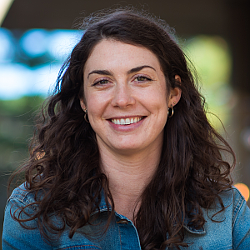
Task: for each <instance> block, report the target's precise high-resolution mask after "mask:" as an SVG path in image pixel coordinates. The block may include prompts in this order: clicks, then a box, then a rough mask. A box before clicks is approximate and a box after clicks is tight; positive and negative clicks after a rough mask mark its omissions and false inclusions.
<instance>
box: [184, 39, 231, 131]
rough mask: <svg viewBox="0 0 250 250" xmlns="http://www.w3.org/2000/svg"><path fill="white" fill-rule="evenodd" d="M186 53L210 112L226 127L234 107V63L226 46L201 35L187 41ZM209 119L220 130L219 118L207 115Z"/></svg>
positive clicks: (224, 42) (219, 40) (225, 43)
mask: <svg viewBox="0 0 250 250" xmlns="http://www.w3.org/2000/svg"><path fill="white" fill-rule="evenodd" d="M184 50H185V52H186V54H187V55H188V57H189V58H190V59H191V61H192V62H193V64H194V66H195V68H196V70H197V73H198V75H199V78H200V79H199V80H200V82H201V92H202V94H203V95H204V97H205V99H206V102H207V104H208V112H211V113H213V114H215V115H217V116H218V117H219V118H220V120H221V121H222V122H223V123H224V124H226V123H227V122H228V120H229V118H230V113H231V108H232V105H233V98H232V90H231V88H230V85H229V82H230V78H231V71H232V60H231V55H230V50H229V47H228V44H227V42H226V41H225V40H224V39H223V38H221V37H218V36H214V37H211V36H204V35H200V36H195V37H194V38H192V39H189V40H187V43H186V46H185V48H184ZM208 118H209V120H210V121H211V123H212V124H213V126H215V128H216V129H219V128H220V127H221V124H220V121H219V119H218V118H217V117H216V116H214V115H212V114H210V113H208Z"/></svg>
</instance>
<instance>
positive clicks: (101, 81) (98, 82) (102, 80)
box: [93, 79, 109, 86]
mask: <svg viewBox="0 0 250 250" xmlns="http://www.w3.org/2000/svg"><path fill="white" fill-rule="evenodd" d="M108 83H109V80H108V79H101V80H99V81H96V82H94V84H93V86H96V85H105V84H108Z"/></svg>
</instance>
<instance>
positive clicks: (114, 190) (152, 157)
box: [100, 149, 161, 220]
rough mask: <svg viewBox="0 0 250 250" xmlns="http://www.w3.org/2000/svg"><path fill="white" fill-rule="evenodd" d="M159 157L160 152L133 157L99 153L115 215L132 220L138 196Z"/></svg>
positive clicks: (138, 199)
mask: <svg viewBox="0 0 250 250" xmlns="http://www.w3.org/2000/svg"><path fill="white" fill-rule="evenodd" d="M160 154H161V150H160V149H156V150H154V151H150V152H141V153H137V154H134V155H118V154H114V153H113V152H112V151H109V150H100V155H101V167H102V171H103V172H104V173H105V174H106V176H107V178H108V180H109V188H110V191H111V194H112V197H113V200H114V204H115V211H116V212H118V213H120V214H122V215H124V216H126V217H127V218H128V219H130V220H133V217H134V215H136V212H137V211H138V209H139V207H140V198H141V195H142V193H143V191H144V190H145V188H146V186H147V185H148V184H149V182H150V181H151V179H152V177H153V175H154V173H155V171H156V169H157V167H158V164H159V160H160Z"/></svg>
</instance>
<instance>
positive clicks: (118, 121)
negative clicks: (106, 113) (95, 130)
mask: <svg viewBox="0 0 250 250" xmlns="http://www.w3.org/2000/svg"><path fill="white" fill-rule="evenodd" d="M141 119H142V117H134V118H125V119H123V118H122V119H112V120H111V121H112V122H113V123H114V124H118V125H129V124H132V123H137V122H139V121H140V120H141Z"/></svg>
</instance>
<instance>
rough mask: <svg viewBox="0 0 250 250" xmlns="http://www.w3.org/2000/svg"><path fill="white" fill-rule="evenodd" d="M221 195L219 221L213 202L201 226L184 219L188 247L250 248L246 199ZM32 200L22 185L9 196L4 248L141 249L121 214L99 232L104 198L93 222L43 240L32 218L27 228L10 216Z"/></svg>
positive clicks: (231, 193) (103, 218) (104, 219)
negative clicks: (104, 231)
mask: <svg viewBox="0 0 250 250" xmlns="http://www.w3.org/2000/svg"><path fill="white" fill-rule="evenodd" d="M221 198H222V200H223V202H224V205H225V207H226V210H225V211H223V212H221V213H219V214H217V215H216V216H215V217H213V219H214V220H217V221H221V222H214V221H212V220H211V217H212V216H213V215H214V214H215V213H216V212H218V211H219V210H220V208H219V206H216V205H215V206H214V207H213V208H211V209H208V210H204V211H203V212H204V218H205V220H206V223H205V225H204V229H200V230H196V229H195V228H192V227H190V226H188V225H187V224H188V218H186V220H185V222H186V224H185V226H184V227H185V238H184V242H186V243H190V245H189V247H188V249H192V250H193V249H198V250H200V249H203V250H208V249H216V250H229V249H235V250H236V249H250V209H249V208H248V206H247V205H246V201H245V200H244V198H243V197H242V196H241V194H240V193H239V191H238V190H237V189H236V188H232V189H230V190H227V191H224V192H223V193H222V194H221ZM32 202H34V195H33V193H32V192H29V191H27V190H25V187H24V185H21V186H20V187H18V188H16V189H15V190H14V191H13V193H12V195H11V196H10V198H9V199H8V202H7V205H6V209H5V218H4V226H3V235H2V244H3V250H10V249H11V250H13V249H22V250H24V249H25V250H38V249H39V250H43V249H58V250H59V249H61V250H62V249H63V250H73V249H74V250H78V249H103V250H118V249H122V250H129V249H130V250H132V249H133V250H139V249H141V246H140V240H139V237H138V233H137V230H136V228H135V226H134V224H133V223H132V221H130V220H129V219H127V218H126V217H124V216H123V215H121V214H118V213H115V219H114V220H113V221H111V223H110V225H109V228H108V229H107V231H106V233H105V234H104V235H103V234H101V232H102V230H103V228H104V227H105V225H106V222H107V218H108V212H107V207H106V204H105V201H104V199H103V200H102V201H101V204H100V211H101V214H100V216H99V217H98V219H97V221H95V222H94V224H95V225H85V226H83V227H81V228H79V229H78V230H77V231H76V233H75V234H74V236H73V238H71V239H70V238H69V237H68V234H69V228H66V229H65V231H64V232H63V233H62V235H60V237H59V236H57V237H56V236H53V235H52V236H51V237H52V238H53V240H51V241H50V242H48V241H45V240H44V239H43V237H42V236H41V235H40V232H39V230H38V229H37V228H36V221H35V220H33V221H30V222H28V223H27V224H26V225H28V226H32V227H34V229H32V230H28V229H25V228H23V227H22V226H20V224H19V223H18V222H16V221H15V220H13V218H12V217H11V214H10V209H12V211H15V209H17V208H19V207H23V206H26V205H27V204H30V203H32ZM36 209H37V207H36V206H32V207H29V211H28V210H27V211H26V212H28V213H32V212H34V210H36ZM23 216H24V215H23ZM58 223H59V222H58ZM181 249H187V248H181Z"/></svg>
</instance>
